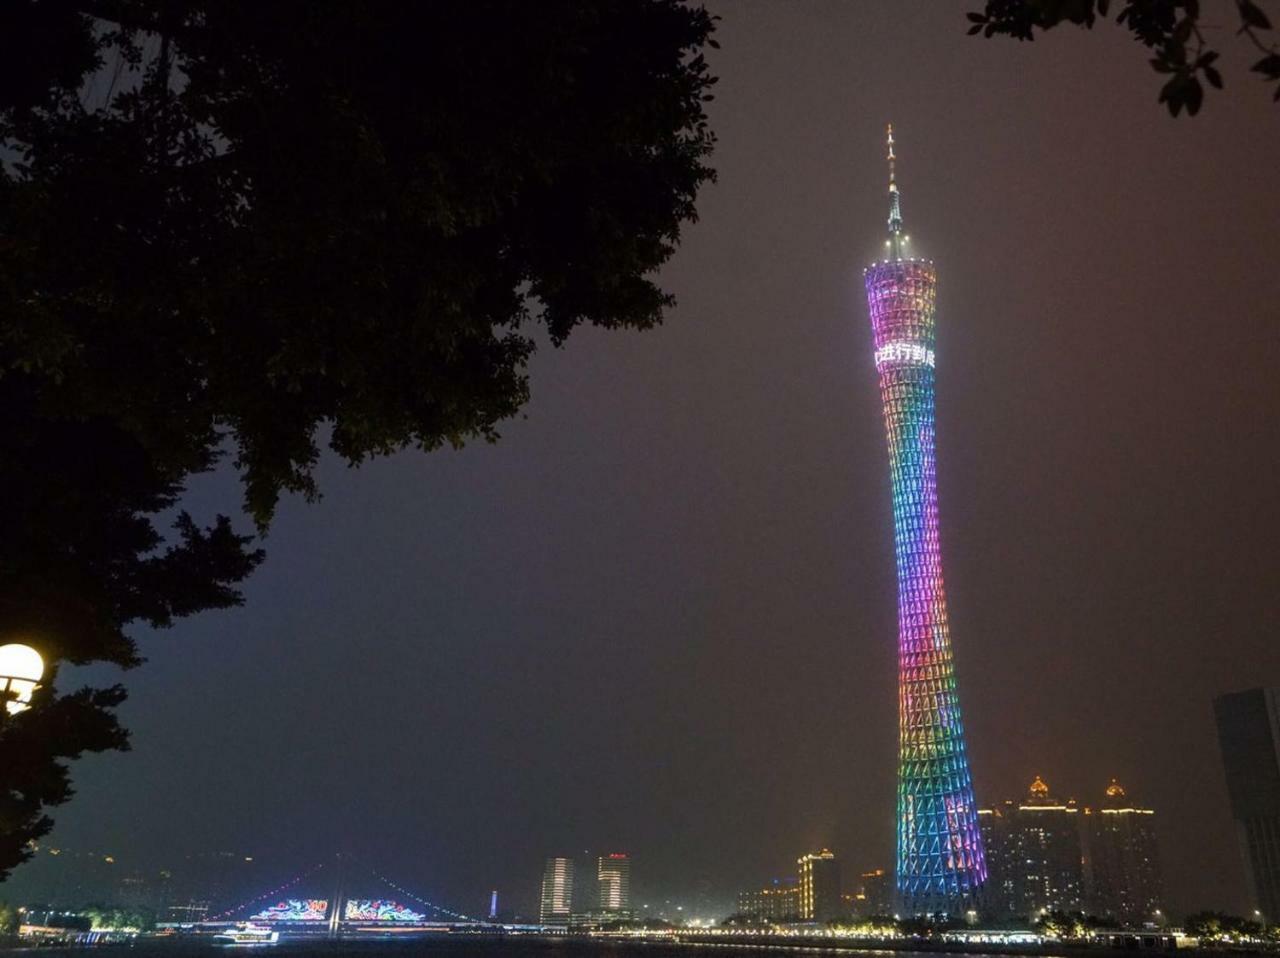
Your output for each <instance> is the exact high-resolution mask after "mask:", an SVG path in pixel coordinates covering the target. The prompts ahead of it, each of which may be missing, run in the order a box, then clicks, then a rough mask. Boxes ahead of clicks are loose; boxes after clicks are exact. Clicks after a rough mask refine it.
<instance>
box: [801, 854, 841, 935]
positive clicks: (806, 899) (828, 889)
mask: <svg viewBox="0 0 1280 958" xmlns="http://www.w3.org/2000/svg"><path fill="white" fill-rule="evenodd" d="M796 865H797V866H798V869H799V876H800V882H799V884H800V903H799V904H800V918H801V919H802V920H804V921H831V920H832V919H834V918H839V917H840V913H841V911H842V910H843V904H842V902H841V900H840V863H839V862H838V861H837V860H836V856H835V855H833V854H832V853H831V852H830V851H829V850H828V849H825V848H824V849H823V850H822V851H820V852H817V853H816V854H810V855H802V856H800V859H799V860H798V861H797V862H796Z"/></svg>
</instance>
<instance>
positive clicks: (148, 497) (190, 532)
mask: <svg viewBox="0 0 1280 958" xmlns="http://www.w3.org/2000/svg"><path fill="white" fill-rule="evenodd" d="M712 26H713V23H712V18H711V17H710V16H709V15H708V14H707V13H706V12H705V11H702V10H700V9H697V8H691V7H687V6H684V5H681V4H679V3H677V2H675V0H600V2H595V3H591V4H578V3H549V4H542V3H527V2H524V0H467V2H456V3H430V4H408V3H400V2H396V0H373V2H359V3H357V2H353V0H278V2H273V3H269V4H263V3H259V2H256V0H101V2H90V0H82V2H78V3H77V2H70V0H61V2H59V0H15V2H12V3H6V4H4V5H2V6H0V36H3V37H4V38H5V40H6V51H7V54H6V56H5V57H0V160H3V162H2V163H0V408H3V410H4V416H3V418H2V419H0V493H2V494H3V500H2V501H3V509H0V640H3V641H9V640H12V637H15V636H21V637H25V640H26V641H30V642H31V643H32V644H35V645H38V646H39V647H40V649H41V651H42V652H44V653H45V654H46V657H47V658H48V659H49V660H51V661H52V662H53V663H54V664H55V667H56V664H57V663H59V662H72V663H87V662H94V661H107V662H113V663H116V664H118V665H121V666H123V667H129V666H132V665H135V664H137V662H138V661H139V658H138V653H137V650H136V648H135V646H134V643H133V641H132V640H131V639H130V638H129V636H128V634H127V629H128V627H129V626H130V624H131V623H138V622H144V623H149V624H151V625H155V626H165V625H168V624H170V622H171V621H172V620H173V619H175V618H177V617H181V616H185V615H190V614H192V613H194V612H197V611H200V610H202V609H212V608H220V607H226V606H229V605H233V604H236V603H237V602H238V601H239V600H240V599H239V594H238V592H237V590H236V586H237V583H239V582H241V581H242V580H243V579H244V578H245V577H246V576H247V575H248V574H249V573H250V572H251V571H252V569H253V568H254V566H255V565H256V564H257V563H258V562H259V561H260V560H261V553H260V552H258V551H255V550H254V549H252V548H251V540H250V538H249V537H247V536H243V535H239V534H237V533H236V532H235V531H233V529H232V527H231V524H230V522H229V521H228V520H227V519H226V518H225V517H221V516H219V517H217V518H216V519H215V521H214V522H213V523H212V524H211V525H209V526H208V527H201V525H199V524H198V523H197V522H195V521H194V520H193V519H192V518H191V517H189V516H187V515H186V514H178V515H177V516H176V517H174V518H173V519H172V522H173V524H174V525H173V531H172V533H171V534H170V535H168V536H164V535H162V534H161V533H160V531H158V529H157V524H158V523H160V522H161V516H162V515H164V514H171V513H172V512H173V509H174V508H175V506H176V503H177V502H178V499H179V497H180V494H181V492H182V490H183V487H184V483H185V481H186V480H187V478H188V477H189V476H190V475H192V474H193V473H197V472H200V471H203V470H206V469H208V468H210V467H211V466H212V465H213V464H214V462H215V461H216V459H217V456H218V454H219V452H220V450H222V449H224V448H230V449H233V450H234V456H235V464H236V466H237V467H238V469H239V470H240V472H241V475H242V476H243V479H244V487H245V503H246V507H247V509H248V511H249V512H250V514H251V515H252V517H253V518H254V520H255V521H256V522H257V524H258V525H259V527H260V529H265V527H266V526H267V524H268V523H269V521H270V518H271V515H272V512H273V509H274V507H275V505H276V502H277V500H278V497H279V496H280V495H281V494H282V493H283V492H299V493H302V494H304V495H306V496H313V495H315V494H316V492H317V490H316V487H315V484H314V480H313V478H312V470H313V467H314V465H315V463H316V460H317V458H318V455H319V449H318V444H317V443H318V440H317V437H318V436H319V435H320V434H321V430H322V429H325V430H326V432H327V435H328V436H329V437H330V440H329V441H330V444H331V446H332V448H333V449H334V450H335V451H336V452H337V453H338V454H339V455H340V456H342V457H343V458H344V459H346V460H347V461H349V462H351V463H353V464H355V463H359V462H361V461H362V460H364V459H366V458H367V457H370V456H375V455H380V454H387V453H390V452H393V451H396V450H399V449H403V448H406V447H418V448H422V449H434V448H437V447H439V446H441V445H443V444H450V445H455V446H456V445H460V444H462V443H464V442H466V441H468V440H471V439H477V438H479V439H485V440H493V439H495V438H497V427H498V424H499V423H500V422H501V421H502V420H503V419H505V418H508V417H510V416H512V415H514V414H516V413H517V412H518V410H519V409H520V408H521V406H522V405H523V403H524V402H525V400H526V398H527V396H528V384H527V381H526V376H525V364H526V361H527V359H528V357H529V355H530V353H531V351H532V349H533V345H532V340H531V338H530V335H529V330H530V327H531V326H532V324H534V323H536V322H540V323H542V324H543V325H544V326H545V328H546V330H547V331H548V333H549V336H550V339H551V340H552V342H554V343H556V344H559V343H561V342H563V341H564V339H565V338H566V337H567V336H568V335H569V334H570V332H571V331H572V330H573V329H574V327H575V326H577V325H578V324H580V323H584V322H586V323H593V324H595V325H598V326H603V327H607V328H618V327H631V328H639V329H644V328H647V327H650V326H652V325H654V324H655V323H657V322H659V321H660V319H661V317H662V314H663V311H664V309H665V308H666V307H667V306H669V304H670V297H669V296H668V295H667V294H665V293H664V292H663V291H662V290H661V289H659V288H658V287H657V286H656V285H655V284H654V283H653V281H652V278H651V277H652V275H653V272H654V271H655V270H656V269H657V268H658V267H659V266H661V265H662V263H663V262H665V261H666V259H667V258H668V257H669V256H670V255H671V253H672V252H673V250H674V247H675V244H676V243H677V241H678V239H679V234H680V228H681V225H682V224H683V223H684V222H686V221H689V220H692V219H693V218H694V216H695V210H694V200H695V196H696V193H697V191H698V189H699V187H700V186H701V185H702V184H703V183H704V182H706V181H707V180H709V179H710V178H711V177H712V173H711V171H710V170H709V169H708V168H707V167H706V166H705V160H706V157H707V155H708V154H709V152H710V149H711V146H712V139H713V138H712V136H711V134H710V132H709V130H708V129H707V126H706V121H705V116H704V111H703V107H704V101H705V100H707V99H709V98H710V96H709V89H710V86H711V84H712V83H713V82H714V80H713V78H711V77H710V76H709V75H708V73H707V68H706V64H705V62H704V60H703V56H702V51H703V48H704V47H706V46H708V45H714V44H713V41H711V39H710V35H711V30H712ZM122 697H123V692H122V691H121V690H119V689H108V690H85V691H84V692H81V693H78V694H77V695H71V696H65V697H63V698H61V699H57V698H54V697H53V696H52V695H50V694H49V693H48V692H47V691H46V692H45V693H43V695H42V696H41V697H39V698H38V700H37V702H36V704H35V706H34V707H33V708H32V709H31V710H29V711H28V712H25V713H23V714H22V715H20V716H17V717H15V718H14V719H13V720H12V721H10V722H8V723H7V724H6V725H5V727H4V729H3V731H2V732H0V765H2V766H3V767H4V768H5V770H6V774H5V783H4V788H3V789H0V877H3V875H4V874H5V873H7V871H8V869H10V868H12V866H13V865H14V864H15V863H17V862H18V861H21V860H22V858H23V857H24V850H23V849H24V846H25V843H27V842H28V841H30V840H33V839H35V838H38V837H39V836H40V835H42V834H43V833H44V832H46V831H47V830H48V827H49V820H48V817H47V815H45V813H44V809H45V808H47V807H48V806H51V805H55V804H57V803H59V802H61V801H65V800H66V798H67V797H68V796H69V795H70V788H69V785H68V778H67V771H66V764H65V759H69V758H74V757H75V756H76V755H78V754H80V753H81V752H83V751H88V750H101V749H108V748H120V747H123V746H124V745H125V742H126V738H125V733H124V732H123V731H122V730H121V729H120V728H119V727H118V725H116V723H115V720H114V718H113V717H112V714H111V711H110V710H111V708H112V707H113V706H114V705H115V704H116V703H118V702H119V701H120V699H121V698H122Z"/></svg>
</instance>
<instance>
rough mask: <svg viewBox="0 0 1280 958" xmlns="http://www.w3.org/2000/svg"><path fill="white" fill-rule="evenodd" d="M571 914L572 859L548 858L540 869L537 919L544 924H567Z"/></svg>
mask: <svg viewBox="0 0 1280 958" xmlns="http://www.w3.org/2000/svg"><path fill="white" fill-rule="evenodd" d="M572 914H573V859H572V858H548V859H547V863H546V865H545V866H544V867H543V869H542V902H541V905H540V906H539V908H538V920H539V921H540V922H541V923H542V924H544V925H566V926H567V925H568V924H569V918H570V917H571V916H572Z"/></svg>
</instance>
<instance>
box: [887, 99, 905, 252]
mask: <svg viewBox="0 0 1280 958" xmlns="http://www.w3.org/2000/svg"><path fill="white" fill-rule="evenodd" d="M888 137H889V157H888V159H889V243H888V245H889V258H890V259H902V243H903V236H902V208H901V207H900V206H899V205H898V180H897V176H896V171H895V170H894V161H896V160H897V156H895V155H894V152H893V124H892V123H890V124H889V132H888Z"/></svg>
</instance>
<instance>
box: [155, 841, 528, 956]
mask: <svg viewBox="0 0 1280 958" xmlns="http://www.w3.org/2000/svg"><path fill="white" fill-rule="evenodd" d="M350 866H351V863H350V862H349V861H348V860H345V859H342V858H337V859H335V860H334V861H333V862H320V863H318V864H316V865H314V866H312V867H311V868H308V869H307V870H306V871H304V872H301V873H299V874H298V875H295V876H294V877H293V878H291V879H290V880H289V881H287V882H284V883H283V884H281V885H277V886H276V887H275V888H271V889H269V890H267V891H264V892H263V893H261V894H259V895H257V896H256V897H254V898H251V899H248V900H247V901H243V902H240V903H239V904H237V905H234V906H233V907H231V908H228V909H226V910H225V911H222V912H219V913H217V914H213V915H210V916H208V917H207V918H206V919H205V920H203V921H200V922H195V923H193V924H192V925H181V926H174V927H181V928H192V929H194V930H196V931H209V932H212V931H217V930H220V929H223V928H226V927H229V926H232V925H238V924H242V923H244V922H252V923H253V924H255V925H264V926H268V927H270V928H272V929H274V930H276V931H279V932H280V933H281V934H282V935H288V936H305V937H321V936H326V937H331V938H337V937H347V936H357V935H368V934H370V933H373V934H405V933H426V932H460V931H462V932H503V931H515V930H520V931H538V930H541V929H540V928H539V927H538V926H528V927H525V926H520V927H519V928H517V927H516V926H508V925H503V924H501V923H499V922H495V921H489V920H484V919H480V918H475V917H473V916H470V915H466V914H463V913H462V912H459V911H455V910H453V909H451V908H447V907H445V906H443V905H440V904H437V903H435V902H432V901H428V900H427V899H426V898H423V897H421V896H420V895H417V894H415V893H414V892H412V891H410V890H409V889H407V888H405V887H404V886H402V885H399V884H397V883H396V882H394V881H392V880H391V879H390V878H387V877H386V876H385V875H382V874H380V873H379V872H377V871H376V870H374V869H367V868H366V869H359V870H358V873H357V874H356V875H355V876H350V875H349V872H351V871H357V870H355V869H352V868H351V867H350ZM349 879H350V880H351V883H352V884H357V885H358V887H359V888H360V889H361V893H362V894H364V895H369V894H371V893H372V896H371V897H357V896H354V895H349V894H348V893H347V888H348V883H349ZM326 881H328V882H329V883H330V887H331V888H332V891H331V892H330V893H329V894H328V895H327V896H326V897H324V898H318V897H307V896H306V895H304V894H302V892H301V889H302V888H304V887H305V888H310V889H314V888H315V887H316V886H321V887H323V885H324V883H325V882H326ZM378 896H380V897H378Z"/></svg>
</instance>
